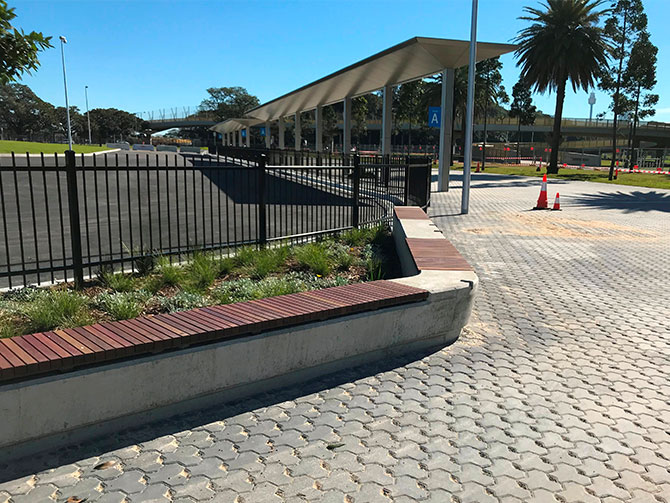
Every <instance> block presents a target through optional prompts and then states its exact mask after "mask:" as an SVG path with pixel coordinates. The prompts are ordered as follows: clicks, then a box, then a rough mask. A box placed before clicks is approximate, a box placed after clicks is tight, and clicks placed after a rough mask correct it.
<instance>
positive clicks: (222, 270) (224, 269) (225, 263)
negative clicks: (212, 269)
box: [215, 257, 235, 277]
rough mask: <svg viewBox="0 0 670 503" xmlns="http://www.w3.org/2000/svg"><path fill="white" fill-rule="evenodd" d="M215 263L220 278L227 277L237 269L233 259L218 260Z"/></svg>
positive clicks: (222, 258) (223, 258)
mask: <svg viewBox="0 0 670 503" xmlns="http://www.w3.org/2000/svg"><path fill="white" fill-rule="evenodd" d="M215 261H216V266H217V270H218V274H219V277H221V276H225V275H226V274H228V273H230V272H231V271H232V270H233V269H234V268H235V260H234V259H232V258H231V257H221V258H216V259H215Z"/></svg>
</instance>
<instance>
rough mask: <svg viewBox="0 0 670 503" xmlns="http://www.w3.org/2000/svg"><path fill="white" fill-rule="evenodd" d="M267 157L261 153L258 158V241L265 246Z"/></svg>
mask: <svg viewBox="0 0 670 503" xmlns="http://www.w3.org/2000/svg"><path fill="white" fill-rule="evenodd" d="M266 162H267V157H266V156H265V154H261V156H260V159H259V160H258V210H257V211H258V242H259V244H260V245H261V247H265V245H266V244H267V242H268V234H267V215H266V213H265V166H266Z"/></svg>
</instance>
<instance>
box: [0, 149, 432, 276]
mask: <svg viewBox="0 0 670 503" xmlns="http://www.w3.org/2000/svg"><path fill="white" fill-rule="evenodd" d="M421 161H422V160H421V159H409V158H406V157H403V156H393V157H382V156H370V157H358V156H342V155H340V156H334V155H330V156H328V155H319V156H317V155H315V154H314V153H309V154H307V153H305V154H303V153H300V154H297V155H296V154H295V153H293V152H291V151H269V150H268V151H253V150H251V149H242V148H232V147H222V146H219V147H218V148H216V147H215V148H214V149H213V152H212V153H210V154H209V155H189V154H176V153H171V152H151V153H130V152H127V153H126V152H124V153H116V154H100V155H90V154H88V155H83V154H82V155H77V156H75V154H74V153H68V154H66V155H65V156H63V155H40V156H31V155H27V154H26V155H12V156H11V158H7V157H5V158H0V213H1V217H0V240H2V241H3V243H2V244H0V287H10V288H14V287H20V286H25V285H29V284H42V283H45V282H46V283H51V282H58V281H69V280H72V279H74V280H75V282H77V283H79V282H81V281H82V280H83V278H84V277H85V276H94V275H95V274H96V273H97V272H98V271H99V270H100V269H101V268H102V267H107V266H111V267H114V268H116V269H123V270H129V269H132V268H136V266H137V264H138V261H141V260H144V259H146V258H147V257H153V256H156V255H165V256H168V257H170V258H171V260H180V258H181V257H184V256H185V255H186V254H189V253H193V252H194V251H197V250H217V251H219V253H222V254H223V253H231V251H232V250H234V248H235V247H238V246H241V245H248V244H254V245H261V246H262V245H265V244H266V243H267V242H271V241H273V240H280V239H288V240H292V241H300V240H307V239H313V238H314V236H318V235H322V234H327V233H332V232H337V231H340V230H343V229H347V228H351V227H355V226H359V225H367V224H372V223H375V222H380V221H384V220H389V219H390V216H391V212H392V208H393V206H394V205H404V204H408V203H409V204H417V203H418V204H426V203H427V197H428V190H429V188H428V187H429V178H430V166H429V164H427V163H426V162H425V160H423V161H422V162H421ZM410 163H411V164H410ZM408 180H413V182H412V183H410V184H408V183H407V181H408ZM417 180H418V181H417Z"/></svg>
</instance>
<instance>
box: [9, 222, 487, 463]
mask: <svg viewBox="0 0 670 503" xmlns="http://www.w3.org/2000/svg"><path fill="white" fill-rule="evenodd" d="M417 222H418V221H406V220H404V219H403V220H400V219H397V218H396V220H395V227H394V236H395V239H396V243H397V244H398V254H399V256H400V259H401V262H402V265H403V271H406V272H407V273H409V274H411V273H414V275H413V276H409V277H404V278H400V279H396V280H394V281H397V282H399V283H403V284H407V285H412V286H416V287H419V288H423V289H426V290H428V291H429V292H430V295H429V297H428V299H427V300H425V301H421V302H415V303H410V304H404V305H401V306H397V307H392V308H385V309H379V310H376V311H369V312H365V313H360V314H356V315H350V316H343V317H340V318H335V319H331V320H327V321H323V322H316V323H309V324H305V325H300V326H296V327H291V328H286V329H281V330H273V331H268V332H265V333H262V334H259V335H255V336H250V337H243V338H240V339H235V340H228V341H222V342H219V343H212V344H207V345H202V346H197V347H192V348H188V349H182V350H175V351H172V352H166V353H160V354H156V355H151V356H147V357H140V358H136V359H132V360H127V361H121V362H116V363H111V364H106V365H101V366H98V367H91V368H87V369H81V370H77V371H72V372H68V373H66V374H63V375H54V376H47V377H42V378H36V379H31V380H27V381H23V382H17V383H11V384H7V385H2V386H0V417H2V418H3V421H1V422H0V449H2V455H3V457H9V458H17V457H21V456H26V455H30V454H34V453H36V452H39V451H41V450H45V449H51V448H55V447H58V446H63V445H69V444H72V443H74V442H82V441H86V440H87V439H91V438H96V437H99V436H101V435H106V434H109V433H113V432H115V431H119V429H122V428H127V427H131V426H137V425H140V424H143V423H146V422H148V421H153V420H156V419H161V418H166V417H169V416H172V415H174V414H178V413H182V412H186V411H189V410H196V409H199V408H203V407H207V406H211V405H216V404H221V403H224V402H226V401H229V400H235V399H239V398H242V397H246V396H250V395H253V394H256V393H259V392H267V391H269V390H272V389H277V388H280V387H284V386H287V385H290V384H295V383H300V382H304V381H305V380H307V379H310V378H313V377H316V376H319V375H324V374H328V373H332V372H336V371H338V370H341V369H344V368H348V367H352V366H355V365H359V364H363V363H367V362H370V361H375V360H380V359H384V358H388V357H390V356H393V355H399V354H402V353H406V352H409V351H425V350H432V349H433V348H435V349H437V348H442V347H444V346H446V345H448V344H451V343H452V342H454V341H455V340H456V339H457V338H458V336H459V334H460V332H461V330H462V328H463V326H465V324H466V323H467V321H468V318H469V316H470V311H471V309H472V301H473V298H474V294H475V291H476V287H477V282H478V281H477V276H476V275H475V274H474V273H473V272H472V271H425V270H424V271H421V272H420V273H418V274H417V269H416V266H415V265H413V264H414V261H413V259H412V257H411V255H408V254H409V250H408V248H407V245H406V244H405V237H407V236H409V237H411V236H415V235H416V234H417V233H421V235H422V236H425V235H426V234H427V233H428V232H429V230H430V232H432V233H433V235H434V236H435V239H444V237H443V236H442V234H441V233H439V232H437V233H436V232H435V230H434V228H432V227H431V226H430V221H427V220H424V221H421V222H420V223H417ZM426 222H428V224H426Z"/></svg>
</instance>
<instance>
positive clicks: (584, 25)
mask: <svg viewBox="0 0 670 503" xmlns="http://www.w3.org/2000/svg"><path fill="white" fill-rule="evenodd" d="M541 5H542V8H535V7H524V11H525V12H526V13H527V15H525V16H522V17H521V18H520V19H522V20H524V21H528V22H530V26H528V27H526V28H524V29H522V30H521V31H520V32H519V34H518V36H517V38H516V39H515V41H516V42H517V43H518V44H519V47H518V49H517V50H516V52H515V54H516V57H517V65H518V66H519V67H520V68H521V78H522V79H523V80H524V81H526V82H527V83H528V84H529V85H531V86H532V87H533V88H534V89H535V90H536V91H539V92H541V93H544V92H546V91H556V111H555V113H554V127H553V131H552V134H551V156H550V161H549V165H548V166H547V172H549V173H557V172H558V147H559V144H560V140H561V119H562V117H563V103H564V101H565V89H566V85H567V83H568V81H570V83H571V85H572V89H573V90H574V91H576V90H577V89H580V88H581V89H584V90H585V91H588V90H589V89H590V88H591V87H593V85H594V83H595V82H596V80H597V78H598V77H599V76H601V75H602V70H603V69H605V68H607V67H608V63H609V54H610V52H611V50H612V47H611V46H610V44H609V40H610V39H609V36H608V34H607V33H605V31H604V30H603V28H602V27H600V26H599V24H598V23H599V22H600V20H601V18H602V16H603V15H604V14H605V13H606V10H604V9H601V6H602V5H603V1H602V0H546V3H543V4H541Z"/></svg>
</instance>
